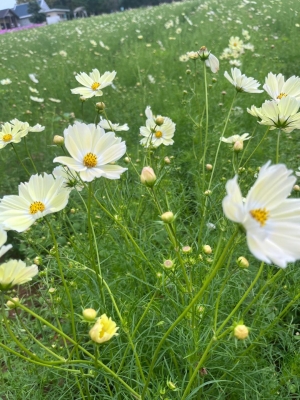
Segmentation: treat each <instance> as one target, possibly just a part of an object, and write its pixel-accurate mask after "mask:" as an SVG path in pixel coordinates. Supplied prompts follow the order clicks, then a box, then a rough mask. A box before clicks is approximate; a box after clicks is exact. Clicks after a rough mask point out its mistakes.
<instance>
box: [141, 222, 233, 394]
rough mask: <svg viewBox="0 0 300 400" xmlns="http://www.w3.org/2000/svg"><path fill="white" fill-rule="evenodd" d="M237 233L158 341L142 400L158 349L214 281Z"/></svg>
mask: <svg viewBox="0 0 300 400" xmlns="http://www.w3.org/2000/svg"><path fill="white" fill-rule="evenodd" d="M237 233H238V228H236V230H235V232H234V233H233V234H232V236H231V238H230V239H229V240H228V242H227V244H226V246H225V248H224V249H223V251H222V254H221V255H220V258H219V259H218V261H217V262H216V264H215V266H214V268H213V269H212V271H211V272H210V274H209V275H208V276H207V277H206V279H205V281H204V282H203V284H202V287H201V289H200V290H199V292H198V293H197V294H196V295H195V296H194V298H193V299H192V301H191V302H190V303H189V305H188V306H187V307H186V308H185V309H184V311H183V312H182V313H181V314H180V315H179V317H178V318H177V319H176V320H175V321H174V322H173V324H172V325H171V326H170V328H169V329H168V330H167V331H166V333H165V334H164V336H163V337H162V339H161V340H160V342H159V344H158V346H157V347H156V349H155V352H154V354H153V357H152V361H151V364H150V368H149V373H148V378H147V381H146V383H145V386H144V390H143V392H142V399H144V396H145V393H146V391H147V389H148V385H149V382H150V379H151V377H152V372H153V368H154V366H155V362H156V360H157V357H158V355H159V352H160V349H161V347H162V345H163V344H164V342H165V341H166V339H167V338H168V337H169V335H170V333H171V332H172V331H173V329H175V328H176V326H177V325H178V324H179V323H180V322H181V321H182V320H183V318H184V317H185V316H186V315H187V313H188V312H189V310H190V309H191V308H192V307H193V306H194V305H195V304H196V303H197V302H198V301H199V299H200V298H201V296H202V295H203V294H204V293H205V291H206V289H207V287H208V285H209V284H210V283H211V281H212V280H213V279H214V277H215V276H216V274H217V272H218V271H219V269H220V268H221V267H222V265H223V262H224V259H225V257H226V256H227V253H228V250H229V249H230V248H231V246H232V244H233V242H234V239H235V237H236V235H237Z"/></svg>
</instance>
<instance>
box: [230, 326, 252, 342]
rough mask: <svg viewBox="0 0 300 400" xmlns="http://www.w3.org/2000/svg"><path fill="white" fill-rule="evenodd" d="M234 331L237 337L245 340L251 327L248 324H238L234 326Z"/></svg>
mask: <svg viewBox="0 0 300 400" xmlns="http://www.w3.org/2000/svg"><path fill="white" fill-rule="evenodd" d="M233 333H234V336H235V337H236V338H237V339H239V340H244V339H247V337H248V336H249V329H248V328H247V326H246V325H237V326H236V327H235V328H234V330H233Z"/></svg>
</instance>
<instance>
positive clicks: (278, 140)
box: [275, 129, 281, 164]
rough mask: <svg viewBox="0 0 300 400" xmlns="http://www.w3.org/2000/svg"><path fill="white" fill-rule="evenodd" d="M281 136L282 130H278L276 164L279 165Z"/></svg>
mask: <svg viewBox="0 0 300 400" xmlns="http://www.w3.org/2000/svg"><path fill="white" fill-rule="evenodd" d="M280 134H281V129H279V130H278V133H277V145H276V159H275V164H278V163H279V143H280Z"/></svg>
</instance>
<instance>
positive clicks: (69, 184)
mask: <svg viewBox="0 0 300 400" xmlns="http://www.w3.org/2000/svg"><path fill="white" fill-rule="evenodd" d="M52 174H53V175H54V176H55V178H60V177H62V178H63V179H64V181H65V184H64V186H65V188H67V189H68V190H70V191H71V190H72V189H76V190H77V191H78V192H81V191H82V189H83V188H84V185H83V183H82V182H81V181H80V180H79V179H78V176H77V174H76V172H75V171H72V170H70V169H69V168H68V167H64V166H62V165H59V166H58V167H55V168H54V170H53V171H52Z"/></svg>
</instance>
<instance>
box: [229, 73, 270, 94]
mask: <svg viewBox="0 0 300 400" xmlns="http://www.w3.org/2000/svg"><path fill="white" fill-rule="evenodd" d="M231 75H232V77H231V76H230V75H229V74H228V72H227V71H225V72H224V76H225V78H226V79H228V80H229V82H230V83H232V85H233V86H235V88H236V90H237V92H247V93H262V92H263V90H259V89H258V87H259V86H260V83H259V82H257V81H256V80H255V79H254V78H251V77H250V78H247V76H246V75H244V74H242V72H241V70H239V69H238V68H231Z"/></svg>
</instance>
